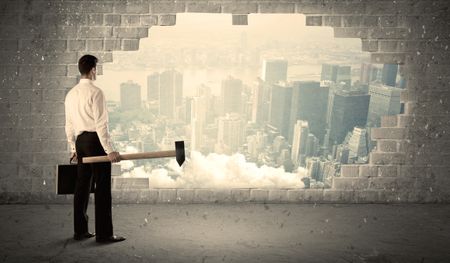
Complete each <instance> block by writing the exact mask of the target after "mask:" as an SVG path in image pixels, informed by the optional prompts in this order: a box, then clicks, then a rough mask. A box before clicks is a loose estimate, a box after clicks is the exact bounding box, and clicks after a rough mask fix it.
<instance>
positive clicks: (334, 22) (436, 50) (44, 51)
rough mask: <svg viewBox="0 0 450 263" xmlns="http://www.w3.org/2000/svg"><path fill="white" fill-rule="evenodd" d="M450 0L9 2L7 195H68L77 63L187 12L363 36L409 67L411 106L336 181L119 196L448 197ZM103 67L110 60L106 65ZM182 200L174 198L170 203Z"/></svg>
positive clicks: (2, 107)
mask: <svg viewBox="0 0 450 263" xmlns="http://www.w3.org/2000/svg"><path fill="white" fill-rule="evenodd" d="M449 7H450V2H448V1H446V0H442V1H439V0H435V1H430V0H422V1H406V0H396V1H384V0H381V1H369V0H343V1H332V0H325V1H324V0H298V1H284V0H283V1H275V0H274V1H268V0H264V1H262V0H261V1H251V0H249V1H228V0H227V1H226V0H222V1H220V0H216V1H183V0H178V1H169V0H167V1H166V0H159V1H151V0H147V1H106V0H98V1H57V0H33V1H28V0H10V1H8V0H4V1H1V3H0V47H1V49H0V72H1V79H0V81H1V82H0V85H1V87H0V123H1V126H0V138H1V139H0V167H1V171H0V202H2V203H11V202H39V201H53V202H67V201H70V198H71V197H65V196H55V195H54V189H55V181H54V176H55V164H57V163H64V162H67V156H68V151H67V146H66V143H65V134H64V110H63V109H64V105H63V101H64V97H65V94H66V92H67V91H68V90H69V89H70V88H71V87H73V85H75V84H76V83H77V74H78V71H77V65H76V62H77V59H78V58H79V57H80V56H81V55H83V54H86V53H91V54H94V55H96V56H98V57H99V58H100V60H101V62H102V63H108V62H111V61H112V60H113V52H114V51H116V50H125V51H126V50H137V49H139V39H141V38H145V37H147V36H148V30H149V28H150V27H151V26H171V25H175V24H176V13H181V12H205V13H231V14H235V15H239V16H236V22H235V23H236V24H245V21H246V18H245V16H242V15H245V14H249V13H302V14H305V15H307V17H306V24H307V25H309V26H330V27H333V28H334V35H335V37H345V38H361V40H362V49H363V51H368V52H371V59H372V61H373V62H374V63H399V64H401V72H402V74H403V75H404V76H405V78H406V81H407V88H406V90H405V92H403V94H402V96H401V97H402V101H403V102H404V103H405V112H404V114H401V115H398V116H393V117H392V116H391V117H386V118H384V119H383V121H382V127H381V128H379V129H376V130H374V132H373V133H372V136H373V139H375V140H376V141H377V143H378V146H377V148H376V150H375V151H374V152H372V153H371V154H370V163H369V164H367V165H361V166H355V165H351V166H344V167H343V169H342V177H340V178H335V179H334V181H333V188H332V189H325V190H323V189H310V190H299V189H284V190H283V189H270V190H267V189H266V190H265V189H222V190H211V189H209V190H208V189H153V190H149V191H136V192H129V193H123V192H114V198H115V199H114V200H116V201H123V202H186V201H187V202H227V201H231V202H236V201H237V202H239V201H255V202H260V201H261V202H446V201H449V200H450V165H449V163H450V129H449V128H450V117H449V116H450V114H449V109H450V107H449V99H448V98H449V97H450V89H449V88H450V87H449V86H450V75H449V72H450V53H449V51H448V48H449V45H450V30H449V28H450V16H449V15H448V14H449V13H450V10H449ZM99 71H100V73H101V65H100V66H99ZM167 200H170V201H167Z"/></svg>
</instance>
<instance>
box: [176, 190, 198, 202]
mask: <svg viewBox="0 0 450 263" xmlns="http://www.w3.org/2000/svg"><path fill="white" fill-rule="evenodd" d="M194 200H195V189H184V188H181V189H177V198H176V202H177V203H193V202H194Z"/></svg>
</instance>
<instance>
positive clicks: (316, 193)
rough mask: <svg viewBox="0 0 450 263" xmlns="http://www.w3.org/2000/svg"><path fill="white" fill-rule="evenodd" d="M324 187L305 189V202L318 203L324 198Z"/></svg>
mask: <svg viewBox="0 0 450 263" xmlns="http://www.w3.org/2000/svg"><path fill="white" fill-rule="evenodd" d="M323 191H324V190H323V189H305V194H304V196H305V199H304V202H308V203H316V202H321V201H322V200H323Z"/></svg>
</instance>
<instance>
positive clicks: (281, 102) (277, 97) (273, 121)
mask: <svg viewBox="0 0 450 263" xmlns="http://www.w3.org/2000/svg"><path fill="white" fill-rule="evenodd" d="M291 101H292V85H291V84H288V83H286V82H283V83H279V84H272V91H271V98H270V106H269V123H270V125H272V126H274V127H275V128H277V129H278V131H279V132H280V133H281V135H283V136H284V138H287V137H288V134H289V121H290V117H289V115H290V112H291Z"/></svg>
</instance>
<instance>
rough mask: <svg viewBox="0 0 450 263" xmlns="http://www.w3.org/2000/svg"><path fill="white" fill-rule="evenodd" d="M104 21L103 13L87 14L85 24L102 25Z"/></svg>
mask: <svg viewBox="0 0 450 263" xmlns="http://www.w3.org/2000/svg"><path fill="white" fill-rule="evenodd" d="M103 23H104V20H103V14H88V15H87V25H88V26H102V25H103Z"/></svg>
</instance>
